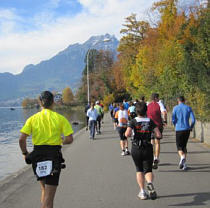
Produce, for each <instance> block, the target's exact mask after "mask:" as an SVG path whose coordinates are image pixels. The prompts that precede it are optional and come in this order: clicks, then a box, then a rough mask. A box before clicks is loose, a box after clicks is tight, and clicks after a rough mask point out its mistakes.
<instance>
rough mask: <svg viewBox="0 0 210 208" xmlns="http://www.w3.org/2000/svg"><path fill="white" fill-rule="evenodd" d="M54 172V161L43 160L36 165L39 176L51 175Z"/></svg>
mask: <svg viewBox="0 0 210 208" xmlns="http://www.w3.org/2000/svg"><path fill="white" fill-rule="evenodd" d="M51 172H52V161H51V160H47V161H42V162H38V163H37V166H36V174H37V176H38V177H45V176H48V175H50V174H51Z"/></svg>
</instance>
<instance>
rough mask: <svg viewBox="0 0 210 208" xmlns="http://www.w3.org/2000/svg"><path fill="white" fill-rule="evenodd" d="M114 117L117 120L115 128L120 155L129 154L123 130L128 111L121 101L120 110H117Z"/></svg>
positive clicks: (126, 121) (125, 125) (124, 129)
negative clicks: (117, 134) (118, 137)
mask: <svg viewBox="0 0 210 208" xmlns="http://www.w3.org/2000/svg"><path fill="white" fill-rule="evenodd" d="M115 118H116V119H117V120H118V125H117V130H118V133H119V136H120V147H121V150H122V152H121V155H122V156H125V155H129V154H130V152H129V150H128V140H127V137H126V136H125V131H126V128H127V123H128V112H127V110H125V109H124V106H123V103H120V110H119V111H117V113H116V115H115Z"/></svg>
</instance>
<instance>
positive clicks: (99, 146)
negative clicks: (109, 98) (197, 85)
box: [0, 114, 210, 208]
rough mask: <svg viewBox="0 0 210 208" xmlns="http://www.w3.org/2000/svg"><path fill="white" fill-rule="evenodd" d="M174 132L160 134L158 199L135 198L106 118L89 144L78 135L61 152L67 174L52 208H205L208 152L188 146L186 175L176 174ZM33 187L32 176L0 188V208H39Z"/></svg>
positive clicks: (127, 165) (209, 203)
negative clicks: (99, 131)
mask: <svg viewBox="0 0 210 208" xmlns="http://www.w3.org/2000/svg"><path fill="white" fill-rule="evenodd" d="M174 141H175V136H174V132H173V131H172V130H171V129H169V128H167V129H165V130H164V139H163V140H162V144H161V157H160V159H161V164H160V166H159V168H158V170H156V171H154V174H155V182H154V184H155V187H156V188H157V193H158V196H159V197H158V199H157V200H155V201H152V200H146V201H142V200H139V199H138V198H137V193H138V191H139V190H138V186H137V184H136V180H135V167H134V165H133V162H132V160H131V157H130V156H125V157H123V156H121V155H120V147H119V138H118V135H117V133H116V132H115V131H114V130H113V125H112V122H111V120H110V118H109V115H108V114H107V115H106V117H105V122H104V124H103V127H102V134H101V135H99V136H97V137H96V140H95V141H90V140H89V136H88V132H86V131H85V130H84V129H83V130H81V131H80V132H79V133H77V135H76V136H75V141H74V143H73V144H72V145H71V146H68V147H66V148H65V149H64V156H65V158H66V161H67V162H66V165H67V168H66V169H65V170H64V171H63V172H62V175H61V180H60V186H59V187H58V191H57V194H56V198H55V208H139V207H141V208H165V207H178V208H182V207H184V208H188V207H195V208H207V207H210V149H208V148H207V147H204V146H203V145H202V144H200V143H196V142H194V141H192V140H190V141H189V144H188V150H189V160H188V164H189V167H190V169H189V170H188V171H187V172H183V171H181V170H179V169H178V167H177V164H178V160H179V158H178V156H177V153H176V146H175V142H174ZM39 197H40V190H39V184H38V183H37V182H36V180H35V178H34V176H33V174H32V170H31V169H29V170H26V171H25V172H23V173H22V174H20V175H18V176H16V177H15V178H13V179H11V180H10V181H9V182H7V183H4V185H2V184H1V185H0V208H39V207H40V202H39Z"/></svg>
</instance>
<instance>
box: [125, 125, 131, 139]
mask: <svg viewBox="0 0 210 208" xmlns="http://www.w3.org/2000/svg"><path fill="white" fill-rule="evenodd" d="M131 135H132V128H131V127H128V128H127V129H126V132H125V136H126V137H131Z"/></svg>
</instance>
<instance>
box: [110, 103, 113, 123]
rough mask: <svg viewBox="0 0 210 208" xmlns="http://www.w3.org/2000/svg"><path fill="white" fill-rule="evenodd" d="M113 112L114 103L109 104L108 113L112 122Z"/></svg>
mask: <svg viewBox="0 0 210 208" xmlns="http://www.w3.org/2000/svg"><path fill="white" fill-rule="evenodd" d="M113 110H114V103H111V104H110V105H109V112H110V116H111V118H112V120H113Z"/></svg>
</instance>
